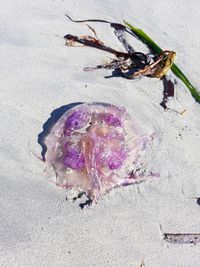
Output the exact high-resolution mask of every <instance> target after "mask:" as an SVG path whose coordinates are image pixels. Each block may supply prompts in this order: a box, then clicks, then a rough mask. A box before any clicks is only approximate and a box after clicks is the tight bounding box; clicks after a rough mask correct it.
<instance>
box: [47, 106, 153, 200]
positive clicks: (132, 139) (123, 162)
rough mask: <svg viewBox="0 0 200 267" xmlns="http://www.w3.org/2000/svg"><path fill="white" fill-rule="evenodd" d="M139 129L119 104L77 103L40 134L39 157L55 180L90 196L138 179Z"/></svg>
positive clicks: (142, 139) (143, 140)
mask: <svg viewBox="0 0 200 267" xmlns="http://www.w3.org/2000/svg"><path fill="white" fill-rule="evenodd" d="M150 140H151V136H147V135H144V134H143V133H142V131H141V130H140V128H139V127H138V126H137V125H136V124H135V122H134V120H132V118H131V117H130V116H129V115H128V113H127V112H126V110H125V108H123V107H117V106H114V105H110V104H104V103H92V104H80V105H78V106H76V107H74V108H72V109H70V110H68V111H67V112H65V113H64V114H63V115H62V116H61V118H60V119H59V120H58V121H57V123H56V124H55V125H54V126H53V128H52V129H51V131H50V133H49V135H48V136H47V137H46V139H45V144H46V147H47V152H46V155H45V162H46V164H47V165H50V166H52V167H53V169H54V170H55V173H56V179H57V180H56V183H57V185H59V186H62V187H64V188H68V189H71V188H75V189H78V190H79V192H84V193H85V194H86V195H87V196H88V197H89V199H90V200H92V201H97V200H98V198H99V197H100V196H101V195H102V194H104V193H106V192H108V191H109V190H111V189H112V188H114V187H118V186H123V185H124V186H125V185H129V184H133V183H136V182H138V181H141V180H142V179H143V178H144V172H145V170H144V169H143V168H142V165H143V156H144V153H145V150H146V145H147V144H148V143H149V141H150Z"/></svg>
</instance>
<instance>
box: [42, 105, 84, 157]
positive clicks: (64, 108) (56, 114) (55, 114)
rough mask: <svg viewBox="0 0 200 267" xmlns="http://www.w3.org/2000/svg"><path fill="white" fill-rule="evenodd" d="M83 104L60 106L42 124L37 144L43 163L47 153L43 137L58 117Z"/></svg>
mask: <svg viewBox="0 0 200 267" xmlns="http://www.w3.org/2000/svg"><path fill="white" fill-rule="evenodd" d="M80 104H83V102H76V103H71V104H68V105H65V106H61V107H60V108H57V109H55V110H54V111H53V112H52V113H51V115H50V116H51V117H50V118H49V119H48V120H47V121H46V122H45V123H44V124H43V131H42V132H41V133H39V134H38V143H39V144H40V145H41V147H42V152H41V156H42V160H43V161H45V154H46V151H47V146H46V145H45V142H44V141H45V137H46V136H47V135H48V134H49V133H50V131H51V129H52V127H53V126H54V125H55V124H56V122H57V121H58V120H59V119H60V117H61V116H62V115H63V114H64V113H65V112H66V111H68V110H70V109H71V108H73V107H75V106H77V105H80Z"/></svg>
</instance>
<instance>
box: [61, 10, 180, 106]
mask: <svg viewBox="0 0 200 267" xmlns="http://www.w3.org/2000/svg"><path fill="white" fill-rule="evenodd" d="M66 17H67V18H69V19H70V20H71V21H73V22H76V23H82V22H101V23H107V24H110V26H111V27H112V28H113V29H114V33H115V35H116V37H117V39H118V40H119V41H120V42H121V44H122V45H123V47H124V49H125V50H126V52H121V51H117V50H115V49H113V48H111V47H109V46H106V45H105V44H104V43H103V42H102V41H101V40H99V39H98V38H97V34H96V31H95V30H94V29H93V28H92V27H91V26H89V25H88V24H87V25H88V27H89V28H90V29H91V30H92V32H93V34H94V35H95V37H91V36H88V35H84V36H81V37H78V36H74V35H71V34H67V35H65V36H64V38H65V40H66V44H67V45H68V46H75V45H76V43H79V44H82V45H83V46H89V47H93V48H97V49H100V50H103V51H106V52H109V53H111V54H113V55H115V57H116V58H114V59H111V60H110V61H109V62H107V63H105V64H102V65H97V66H95V67H86V68H84V71H92V70H96V69H113V70H114V71H118V73H119V74H120V75H121V76H122V77H123V78H126V79H136V78H138V77H141V76H148V77H154V78H162V77H165V76H166V74H167V72H168V71H169V69H170V68H171V66H172V64H173V61H174V59H175V56H176V53H175V52H173V51H162V52H161V53H160V54H159V55H158V54H156V53H153V54H147V55H145V54H144V53H142V52H137V51H135V49H134V48H133V47H132V46H131V45H130V44H129V42H128V40H127V38H126V33H128V34H131V35H133V34H132V33H131V32H130V30H129V29H128V28H127V27H126V26H124V25H122V24H119V23H112V22H109V21H106V20H98V19H88V20H73V19H72V18H71V17H69V16H68V15H66ZM171 84H173V83H172V81H170V82H168V83H165V84H164V88H165V89H164V97H163V102H162V103H161V106H162V107H163V108H164V109H166V108H167V106H166V103H167V99H168V97H169V96H173V94H172V93H170V95H169V94H168V93H166V92H167V89H166V88H167V87H169V86H171Z"/></svg>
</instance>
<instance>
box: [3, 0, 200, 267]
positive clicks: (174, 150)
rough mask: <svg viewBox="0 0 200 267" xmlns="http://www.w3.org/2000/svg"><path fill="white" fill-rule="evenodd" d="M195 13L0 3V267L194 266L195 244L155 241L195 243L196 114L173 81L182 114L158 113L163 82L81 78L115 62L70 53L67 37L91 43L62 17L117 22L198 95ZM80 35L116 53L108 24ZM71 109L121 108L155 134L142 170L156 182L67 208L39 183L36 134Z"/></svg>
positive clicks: (199, 164)
mask: <svg viewBox="0 0 200 267" xmlns="http://www.w3.org/2000/svg"><path fill="white" fill-rule="evenodd" d="M199 10H200V3H199V2H198V1H190V2H188V1H186V0H182V1H177V0H168V1H156V0H152V1H150V2H149V1H146V0H141V1H131V0H127V1H125V2H124V1H120V0H115V1H112V0H108V1H97V0H85V1H81V0H76V1H74V0H72V1H67V0H62V1H61V0H52V1H44V0H42V1H41V0H35V1H25V0H18V1H16V0H10V1H6V0H1V2H0V58H1V60H0V88H1V89H0V111H1V112H0V120H1V126H0V127H1V128H0V166H1V171H0V181H1V186H0V266H2V267H3V266H5V267H16V266H20V267H24V266H31V267H32V266H33V267H40V266H42V267H43V266H51V267H57V266H58V267H62V266H63V267H76V266H77V267H78V266H83V267H93V266H105V267H107V266H112V267H116V266H119V267H121V266H124V267H140V266H145V267H156V266H162V267H165V266H166V267H171V266H173V267H191V266H194V267H198V266H200V244H196V245H194V244H172V243H169V242H167V241H166V240H164V236H163V233H173V234H176V233H197V234H200V206H199V205H198V203H197V199H198V198H199V197H200V120H199V118H200V104H198V103H197V102H195V100H194V99H193V97H192V96H191V94H190V92H189V91H188V90H187V88H186V86H185V85H184V84H183V83H182V82H181V81H180V80H179V79H177V78H176V81H177V84H176V86H175V97H174V98H173V99H170V100H169V103H168V105H169V107H170V108H171V109H174V110H176V111H178V112H181V111H183V110H185V112H184V113H183V114H182V115H181V114H179V113H177V112H174V111H172V110H168V111H164V109H163V108H162V107H161V106H160V102H161V101H162V98H163V84H162V81H161V80H159V79H153V78H147V77H143V78H141V79H136V80H128V79H123V78H122V77H113V78H109V79H108V78H107V79H106V78H105V77H106V76H110V75H111V74H112V71H110V70H105V69H104V70H96V71H92V72H84V71H83V68H84V67H90V66H96V65H98V64H103V63H105V61H106V60H108V59H109V58H110V57H112V55H110V54H108V53H107V52H104V51H99V50H97V49H94V48H89V47H76V48H74V47H67V46H66V45H65V40H64V38H63V36H65V35H66V34H68V33H70V34H74V35H77V36H80V35H84V34H86V35H88V34H91V31H90V29H89V28H88V27H87V25H86V23H81V24H78V23H73V22H72V21H70V20H68V19H67V18H66V17H65V14H68V15H70V16H72V17H73V18H74V19H89V18H92V19H104V20H108V21H112V22H118V23H122V20H123V19H125V20H127V21H128V22H130V23H131V24H133V25H135V26H136V27H139V28H142V29H143V30H145V32H147V33H148V34H149V35H150V36H151V37H152V38H153V39H154V40H155V41H156V42H157V43H158V44H159V45H160V46H161V47H162V48H163V49H167V50H173V51H175V52H176V53H177V57H176V60H175V63H176V64H177V65H178V66H179V67H180V68H181V69H182V71H183V72H184V73H185V74H186V76H187V77H188V78H189V80H190V81H191V83H192V84H193V85H194V86H195V87H196V88H198V90H200V70H199V66H198V62H199V58H200V42H199V40H200V32H199V31H198V29H197V27H198V25H199V23H200V16H199ZM88 24H89V25H90V26H92V27H93V28H94V29H95V31H96V33H97V35H98V37H99V39H100V40H102V41H104V43H105V44H107V45H109V46H110V47H113V48H115V49H116V50H121V51H123V47H122V45H121V44H120V42H119V41H118V40H117V39H116V37H115V35H114V33H113V30H112V29H111V27H109V25H107V24H102V23H88ZM129 40H130V42H131V43H132V44H133V46H134V47H135V49H137V50H138V51H143V52H146V51H147V48H146V47H145V46H144V45H143V44H142V43H141V42H139V41H138V40H136V39H134V38H131V37H129ZM169 75H170V77H171V79H172V80H173V81H174V79H175V76H174V75H173V74H172V73H171V72H169ZM77 102H106V103H112V104H114V105H119V106H124V107H125V108H126V109H127V111H128V112H129V113H130V115H131V116H132V118H133V119H134V120H135V122H137V123H138V124H139V125H140V126H141V127H142V129H143V131H144V132H145V133H146V134H152V133H153V134H154V140H153V142H152V143H151V145H150V146H149V147H148V154H147V161H148V170H149V171H152V172H156V173H159V177H156V178H155V179H154V178H153V179H150V180H147V181H145V182H143V183H141V184H138V185H131V186H127V187H121V188H118V189H115V190H113V191H111V192H110V193H108V194H106V195H104V196H103V197H102V198H101V199H100V200H99V202H98V203H97V204H96V205H94V206H91V207H88V208H85V209H83V210H82V209H81V208H80V207H79V203H80V201H81V200H77V201H76V202H70V201H66V194H67V193H66V190H63V189H62V188H60V187H57V186H56V185H55V184H54V183H52V182H51V179H50V178H52V177H49V176H47V175H46V174H45V172H44V162H42V161H41V160H40V159H39V157H40V156H41V151H42V147H41V145H40V144H39V143H38V135H39V136H40V134H41V133H42V132H43V126H44V125H45V123H47V121H48V119H49V118H51V114H52V112H54V114H55V111H56V110H64V109H65V106H66V105H69V104H71V103H77ZM62 107H63V109H62ZM46 126H47V124H46Z"/></svg>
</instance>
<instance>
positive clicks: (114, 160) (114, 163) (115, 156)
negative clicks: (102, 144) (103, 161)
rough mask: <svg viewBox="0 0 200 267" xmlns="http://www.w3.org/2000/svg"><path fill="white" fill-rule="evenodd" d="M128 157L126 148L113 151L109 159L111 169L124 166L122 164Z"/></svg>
mask: <svg viewBox="0 0 200 267" xmlns="http://www.w3.org/2000/svg"><path fill="white" fill-rule="evenodd" d="M125 158H126V153H125V151H124V150H121V151H118V152H116V151H115V152H113V153H112V154H111V155H110V156H109V157H108V159H107V164H108V168H109V169H110V170H117V169H119V168H121V167H122V164H123V162H124V160H125Z"/></svg>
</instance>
